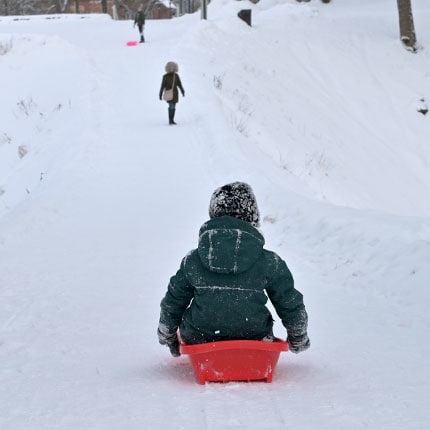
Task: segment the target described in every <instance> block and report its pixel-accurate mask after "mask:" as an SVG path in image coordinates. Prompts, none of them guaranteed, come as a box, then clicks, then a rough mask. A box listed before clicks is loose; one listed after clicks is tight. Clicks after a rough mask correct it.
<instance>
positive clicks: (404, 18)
mask: <svg viewBox="0 0 430 430" xmlns="http://www.w3.org/2000/svg"><path fill="white" fill-rule="evenodd" d="M397 8H398V10H399V24H400V40H401V41H402V42H403V44H404V45H405V46H406V47H407V48H408V49H409V50H411V51H413V52H415V51H416V50H417V46H416V44H417V38H416V35H415V27H414V17H413V15H412V5H411V0H397Z"/></svg>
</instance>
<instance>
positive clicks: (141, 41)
mask: <svg viewBox="0 0 430 430" xmlns="http://www.w3.org/2000/svg"><path fill="white" fill-rule="evenodd" d="M143 42H145V39H144V38H143V33H140V43H143Z"/></svg>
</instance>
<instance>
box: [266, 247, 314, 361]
mask: <svg viewBox="0 0 430 430" xmlns="http://www.w3.org/2000/svg"><path fill="white" fill-rule="evenodd" d="M271 254H272V258H273V260H272V264H271V265H270V266H269V267H270V268H271V272H272V273H271V275H272V276H270V278H269V279H270V281H269V284H268V286H267V287H266V291H267V295H268V296H269V299H270V301H271V302H272V304H273V306H274V308H275V310H276V313H277V314H278V316H279V317H280V318H281V320H282V324H283V325H284V327H285V328H286V329H287V333H288V339H287V340H288V342H289V343H290V350H291V351H292V352H296V353H297V352H301V351H304V350H305V349H307V348H309V346H310V341H309V338H308V334H307V327H308V314H307V312H306V308H305V305H304V303H303V295H302V294H301V293H300V292H299V291H297V290H296V289H295V288H294V279H293V276H292V274H291V272H290V270H289V269H288V267H287V265H286V263H285V261H283V260H282V259H281V258H280V257H279V256H278V255H276V254H275V253H271Z"/></svg>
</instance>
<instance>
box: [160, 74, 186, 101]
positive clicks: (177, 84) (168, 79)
mask: <svg viewBox="0 0 430 430" xmlns="http://www.w3.org/2000/svg"><path fill="white" fill-rule="evenodd" d="M172 87H173V100H170V101H171V102H173V103H178V101H179V94H178V88H179V89H180V90H181V93H182V96H183V95H184V94H185V91H184V87H183V86H182V82H181V78H180V77H179V75H178V74H177V73H166V74H165V75H163V79H162V80H161V86H160V93H159V96H160V100H161V98H162V96H163V92H164V90H170V89H171V88H172Z"/></svg>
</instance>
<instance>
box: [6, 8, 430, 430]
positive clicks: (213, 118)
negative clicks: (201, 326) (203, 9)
mask: <svg viewBox="0 0 430 430" xmlns="http://www.w3.org/2000/svg"><path fill="white" fill-rule="evenodd" d="M242 8H250V9H252V24H253V25H252V27H249V26H247V25H246V24H244V23H243V22H242V21H240V20H239V19H238V18H237V12H238V11H239V10H240V9H242ZM413 8H414V17H415V26H416V31H417V36H418V40H419V43H420V44H421V45H422V46H423V49H422V50H421V51H420V52H419V53H418V54H411V53H409V52H407V51H406V50H404V49H403V48H402V46H401V45H400V42H399V40H398V22H397V9H396V2H394V1H392V0H380V1H378V2H375V1H373V0H372V1H371V0H344V1H343V2H341V1H335V0H333V2H332V3H330V4H328V5H325V4H322V3H321V2H319V1H316V0H313V1H311V2H310V3H297V2H296V1H293V0H283V1H281V0H267V1H266V0H265V1H261V2H260V3H259V4H257V5H254V4H252V3H248V2H230V1H227V0H216V1H213V2H212V3H211V4H210V5H209V7H208V18H209V19H208V20H207V21H202V20H200V15H199V13H196V14H193V15H187V16H184V17H181V18H176V19H173V20H168V21H148V22H147V24H146V29H145V39H146V40H147V42H148V43H145V44H143V45H139V46H137V47H126V46H125V42H126V41H128V40H132V39H135V38H136V37H137V30H136V29H133V27H132V22H131V21H128V22H117V21H112V20H111V19H109V17H106V16H102V15H91V16H71V15H64V16H61V17H57V18H56V19H52V17H47V16H40V17H34V16H32V17H25V19H22V17H21V18H20V19H16V17H0V68H1V74H2V82H3V85H2V97H1V99H0V118H1V124H0V297H1V300H0V363H1V366H0V428H1V429H2V430H3V429H5V430H21V429H31V430H33V429H61V430H64V429H91V430H93V429H103V430H105V429H138V428H139V429H140V428H142V427H145V428H151V429H164V428H174V429H188V430H189V429H196V430H197V429H245V428H246V429H250V428H251V429H275V430H276V429H285V428H290V427H291V428H300V429H312V430H313V429H315V428H316V426H318V429H321V430H325V429H327V430H328V429H330V430H333V429H339V430H341V429H342V430H343V429H363V428H368V429H375V430H376V429H378V430H379V429H390V430H391V429H402V430H403V429H405V428H407V429H408V430H423V429H426V428H428V426H429V425H430V413H429V412H428V408H427V407H426V400H425V399H426V398H428V396H429V394H430V369H429V364H428V354H429V347H428V346H427V344H426V343H425V339H426V335H427V332H428V330H429V323H430V318H429V316H428V312H427V303H428V300H429V293H428V291H427V288H428V285H429V280H430V265H429V261H430V200H429V199H428V197H427V196H428V195H429V192H430V146H429V143H428V141H429V137H428V136H429V135H430V132H429V131H430V117H429V114H427V115H423V114H421V113H419V112H418V110H419V109H420V107H421V106H423V105H425V104H426V103H428V102H429V101H430V72H429V67H428V65H429V52H428V50H429V47H430V28H429V26H428V22H429V19H430V5H429V4H428V2H427V1H426V0H414V2H413ZM170 60H173V61H177V62H178V63H179V66H180V70H179V73H180V76H181V79H182V82H183V84H184V87H185V91H186V95H185V98H183V99H180V102H179V104H178V106H177V116H176V117H177V122H178V126H176V127H169V126H168V125H167V107H166V105H165V103H164V102H161V101H159V100H158V90H159V85H160V82H161V76H162V74H163V72H164V65H165V63H166V62H167V61H170ZM422 99H423V100H424V101H422ZM231 180H243V181H247V182H249V183H250V184H251V185H252V186H253V188H254V190H255V193H256V196H257V200H258V201H259V206H260V210H261V212H262V215H263V217H264V219H265V222H264V223H263V225H262V231H263V233H264V235H265V238H266V242H267V246H268V248H269V249H273V250H275V251H277V252H278V253H279V254H280V255H281V256H283V257H284V258H285V259H286V261H287V262H288V264H289V267H290V269H291V271H292V273H293V275H294V278H295V281H296V286H297V288H298V289H299V290H300V291H301V292H302V293H303V294H304V298H305V303H306V306H307V309H308V313H309V318H310V322H309V323H310V325H309V334H310V337H311V341H312V347H311V349H310V350H309V351H307V352H306V353H303V354H300V355H298V356H295V355H293V354H290V353H287V354H284V355H283V356H281V360H280V362H279V365H278V368H277V370H276V373H275V377H274V382H273V383H272V384H260V383H256V384H246V383H229V384H210V385H206V386H199V385H197V384H196V383H195V381H194V377H193V374H192V371H191V368H190V365H189V363H188V361H187V358H186V357H180V358H179V359H173V358H171V357H170V356H169V353H168V350H167V349H165V348H163V347H161V346H160V345H158V342H157V338H156V335H155V331H156V327H157V323H158V311H159V302H160V300H161V298H162V296H163V295H164V292H165V289H166V286H167V283H168V280H169V277H170V276H171V275H172V274H174V272H175V271H176V270H177V268H178V265H179V262H180V260H181V258H182V257H183V255H184V254H185V253H186V252H188V251H189V250H190V249H191V248H193V247H195V246H196V243H197V232H198V228H199V227H200V225H201V224H202V223H203V222H204V221H205V220H206V218H207V209H208V204H209V197H210V194H211V192H212V191H213V189H214V188H215V187H217V186H219V185H222V184H224V183H226V182H229V181H231ZM276 334H277V335H279V336H281V337H283V336H285V331H284V329H283V328H282V326H281V325H280V324H279V321H277V322H276Z"/></svg>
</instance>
